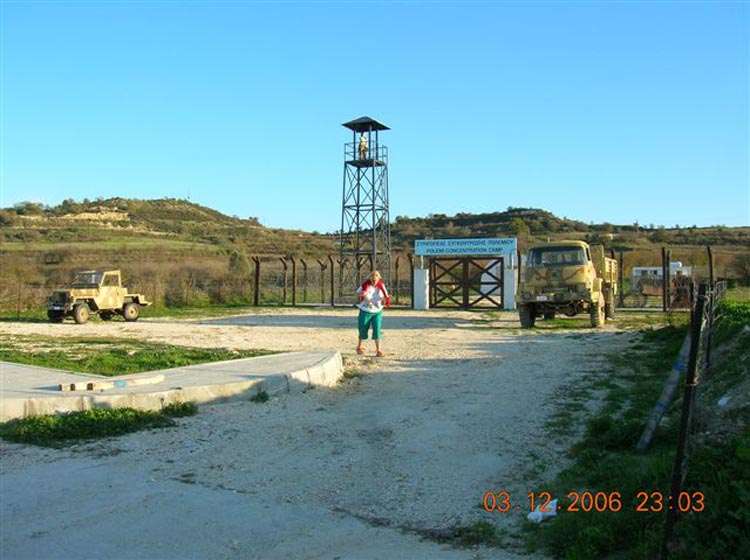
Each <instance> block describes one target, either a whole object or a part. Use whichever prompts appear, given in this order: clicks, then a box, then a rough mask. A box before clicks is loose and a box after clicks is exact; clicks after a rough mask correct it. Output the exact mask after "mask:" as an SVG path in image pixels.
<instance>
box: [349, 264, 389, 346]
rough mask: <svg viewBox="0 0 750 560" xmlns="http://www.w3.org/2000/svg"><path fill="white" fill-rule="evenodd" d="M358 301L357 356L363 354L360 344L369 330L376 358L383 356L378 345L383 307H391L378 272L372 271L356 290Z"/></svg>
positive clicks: (365, 338)
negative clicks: (373, 342)
mask: <svg viewBox="0 0 750 560" xmlns="http://www.w3.org/2000/svg"><path fill="white" fill-rule="evenodd" d="M357 296H359V297H358V300H359V304H358V305H357V307H359V320H358V325H359V343H358V344H357V354H359V355H360V356H361V355H362V354H364V353H365V349H364V348H363V347H362V343H363V342H364V341H365V340H367V335H368V334H369V331H370V328H372V339H373V340H374V341H375V350H376V352H377V356H382V355H383V349H382V347H381V345H380V339H381V327H382V324H383V307H384V306H385V307H390V306H391V297H390V296H389V295H388V290H386V289H385V285H384V284H383V278H382V277H381V276H380V272H378V271H377V270H373V271H372V273H371V274H370V276H369V277H368V278H367V280H365V283H364V284H362V285H361V286H359V287H358V288H357Z"/></svg>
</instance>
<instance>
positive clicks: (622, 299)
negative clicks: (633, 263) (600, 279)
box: [617, 251, 632, 307]
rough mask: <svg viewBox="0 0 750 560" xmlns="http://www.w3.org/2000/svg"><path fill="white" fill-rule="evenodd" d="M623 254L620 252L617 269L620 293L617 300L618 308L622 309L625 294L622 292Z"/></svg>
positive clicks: (623, 277)
mask: <svg viewBox="0 0 750 560" xmlns="http://www.w3.org/2000/svg"><path fill="white" fill-rule="evenodd" d="M624 254H625V252H624V251H620V262H619V266H618V267H617V282H618V283H619V284H620V293H619V296H618V300H619V304H618V306H619V307H623V305H624V303H625V294H624V290H625V276H624V274H623V272H624V268H625V259H624V257H623V255H624ZM631 289H632V287H631Z"/></svg>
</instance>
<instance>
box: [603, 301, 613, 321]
mask: <svg viewBox="0 0 750 560" xmlns="http://www.w3.org/2000/svg"><path fill="white" fill-rule="evenodd" d="M604 316H605V317H606V318H607V319H614V318H615V303H614V302H613V301H608V302H605V303H604Z"/></svg>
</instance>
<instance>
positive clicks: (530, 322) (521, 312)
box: [518, 305, 536, 329]
mask: <svg viewBox="0 0 750 560" xmlns="http://www.w3.org/2000/svg"><path fill="white" fill-rule="evenodd" d="M518 318H519V319H520V320H521V328H523V329H530V328H532V327H533V326H534V323H535V322H536V313H535V310H534V306H533V305H519V306H518Z"/></svg>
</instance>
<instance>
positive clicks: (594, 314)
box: [589, 299, 604, 329]
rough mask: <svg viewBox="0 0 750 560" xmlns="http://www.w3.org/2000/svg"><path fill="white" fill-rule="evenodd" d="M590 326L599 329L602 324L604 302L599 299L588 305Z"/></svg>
mask: <svg viewBox="0 0 750 560" xmlns="http://www.w3.org/2000/svg"><path fill="white" fill-rule="evenodd" d="M589 316H590V318H591V326H592V327H594V328H595V329H600V328H602V327H603V326H604V302H603V301H602V300H601V299H600V300H599V302H598V303H596V304H594V303H592V304H591V305H590V306H589Z"/></svg>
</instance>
